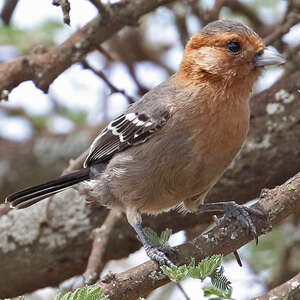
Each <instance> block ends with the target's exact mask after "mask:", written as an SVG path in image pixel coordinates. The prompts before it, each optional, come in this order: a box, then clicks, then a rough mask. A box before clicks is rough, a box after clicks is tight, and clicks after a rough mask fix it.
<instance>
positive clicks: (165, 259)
mask: <svg viewBox="0 0 300 300" xmlns="http://www.w3.org/2000/svg"><path fill="white" fill-rule="evenodd" d="M126 216H127V220H128V223H129V224H130V225H131V226H132V227H133V228H134V230H135V232H136V233H137V235H138V237H139V238H140V240H141V242H142V244H143V246H144V249H145V251H146V253H147V255H148V256H149V258H150V259H152V260H154V261H155V262H157V263H158V264H159V265H167V266H169V267H171V266H174V263H173V262H172V261H171V260H170V258H169V256H171V255H172V254H173V255H174V254H175V250H173V249H172V248H171V247H167V246H165V247H156V246H154V245H152V244H151V242H150V241H149V239H148V238H147V236H146V235H145V233H144V231H143V227H142V225H141V223H142V218H141V215H140V213H139V211H138V210H137V208H136V207H134V206H127V208H126Z"/></svg>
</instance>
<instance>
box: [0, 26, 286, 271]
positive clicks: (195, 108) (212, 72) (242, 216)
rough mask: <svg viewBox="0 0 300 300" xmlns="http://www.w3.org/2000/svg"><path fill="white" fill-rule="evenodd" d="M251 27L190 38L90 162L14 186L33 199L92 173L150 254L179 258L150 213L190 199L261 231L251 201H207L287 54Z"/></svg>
mask: <svg viewBox="0 0 300 300" xmlns="http://www.w3.org/2000/svg"><path fill="white" fill-rule="evenodd" d="M284 62H285V60H284V58H283V57H282V56H281V55H280V54H279V53H278V52H277V51H276V50H271V49H269V48H267V47H266V46H265V44H264V42H263V41H262V39H261V38H260V37H259V36H258V35H257V34H256V33H255V32H254V31H253V30H252V29H250V28H249V27H248V26H246V25H243V24H242V23H239V22H237V21H232V20H218V21H215V22H212V23H209V24H208V25H206V26H205V27H204V28H203V29H202V30H201V31H200V32H199V33H198V34H195V35H194V36H193V37H192V38H191V39H190V40H189V42H188V43H187V45H186V47H185V51H184V55H183V59H182V62H181V65H180V68H179V70H178V72H177V73H175V74H174V75H173V76H171V77H170V78H169V79H167V80H166V81H165V82H163V83H161V84H160V85H158V86H157V87H155V88H153V89H152V90H150V91H149V92H148V93H147V94H145V95H144V96H143V97H142V98H141V99H140V100H139V101H137V102H135V103H134V104H132V105H131V106H130V107H129V108H128V110H127V111H126V112H125V113H124V114H122V115H121V116H119V117H118V118H116V119H114V120H113V121H111V122H110V123H109V124H108V126H107V127H106V128H105V129H104V130H102V132H101V133H100V134H99V135H98V136H97V137H96V138H95V140H94V142H93V143H92V145H91V146H90V151H89V154H88V156H87V158H86V160H85V162H84V165H83V168H82V169H81V170H79V171H75V172H73V173H71V174H68V175H65V176H61V177H59V178H58V179H55V180H52V181H49V182H47V183H44V184H40V185H37V186H34V187H29V188H27V189H25V190H22V191H20V192H16V193H14V194H12V195H9V196H8V197H7V198H6V202H9V203H10V204H11V206H12V207H16V208H24V207H27V206H30V205H32V204H34V203H36V202H38V201H40V200H42V199H44V198H47V197H49V196H50V195H53V194H55V193H58V192H60V191H63V190H65V189H66V188H69V187H71V186H72V185H74V184H78V183H80V182H83V181H93V190H92V191H91V193H92V195H93V196H94V197H96V198H97V201H98V202H99V203H100V204H101V205H104V206H107V207H110V208H119V209H120V210H122V211H123V212H124V213H125V214H126V216H127V219H128V222H129V223H130V224H131V226H132V227H133V228H134V230H135V231H136V233H137V234H138V236H139V238H140V240H141V241H142V243H143V245H144V248H145V251H146V253H147V254H148V256H149V257H150V259H152V260H154V261H156V262H157V263H159V264H161V265H163V264H167V265H169V266H172V265H173V262H172V261H171V259H170V255H171V251H172V250H171V249H170V248H158V247H155V246H154V245H151V243H150V241H149V240H148V238H147V236H146V235H145V234H144V232H143V229H142V225H141V222H142V218H141V215H142V214H144V213H146V214H154V215H156V214H159V213H161V212H164V211H168V210H170V209H172V208H175V207H178V206H181V208H182V209H184V210H186V211H188V212H194V213H198V212H201V213H205V212H223V213H225V215H224V217H223V218H225V219H226V218H231V217H235V218H237V219H238V220H239V221H240V222H241V223H242V225H243V226H246V227H247V229H248V231H249V232H250V233H251V234H252V235H253V237H254V238H255V239H256V240H257V232H256V228H255V226H254V224H253V222H252V219H251V214H258V212H257V211H254V210H252V209H250V208H247V207H244V206H240V205H237V204H236V203H235V202H217V203H204V199H205V196H206V195H207V193H208V192H209V191H210V190H211V189H212V187H213V186H214V185H215V184H216V182H217V181H218V180H219V178H220V177H221V176H222V174H223V173H224V171H225V169H226V168H227V167H228V165H229V164H230V163H231V161H232V160H233V158H234V157H235V155H236V154H237V153H238V152H239V150H240V149H241V147H242V145H243V143H244V141H245V138H246V136H247V132H248V128H249V116H250V113H249V101H248V99H249V95H250V93H251V90H252V88H253V84H254V82H255V80H256V79H257V78H258V76H259V75H260V74H261V72H262V70H263V67H264V66H267V65H275V64H282V63H284Z"/></svg>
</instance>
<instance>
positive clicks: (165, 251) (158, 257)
mask: <svg viewBox="0 0 300 300" xmlns="http://www.w3.org/2000/svg"><path fill="white" fill-rule="evenodd" d="M145 251H146V253H147V255H148V256H149V258H150V259H151V260H154V261H155V262H157V263H158V264H159V265H160V266H163V265H167V266H168V267H172V266H175V264H174V263H173V262H172V261H171V259H170V257H174V256H175V255H176V251H175V250H174V249H173V248H171V247H154V246H149V247H147V246H145Z"/></svg>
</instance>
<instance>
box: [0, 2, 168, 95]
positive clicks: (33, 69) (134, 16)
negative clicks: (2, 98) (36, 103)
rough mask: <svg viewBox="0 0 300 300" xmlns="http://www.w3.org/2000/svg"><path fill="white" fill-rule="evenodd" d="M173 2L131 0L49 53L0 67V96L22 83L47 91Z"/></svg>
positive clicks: (93, 21)
mask: <svg viewBox="0 0 300 300" xmlns="http://www.w3.org/2000/svg"><path fill="white" fill-rule="evenodd" d="M172 1H173V0H151V1H149V0H131V1H120V2H118V3H115V4H112V5H110V6H106V8H107V13H106V14H101V15H100V16H97V17H96V18H94V19H93V20H92V21H90V22H89V23H88V24H87V25H85V26H84V27H83V28H81V29H79V30H78V31H76V32H75V33H74V34H73V35H72V36H71V37H70V38H69V39H67V40H66V41H65V42H64V43H62V44H61V45H58V46H56V47H54V48H52V49H51V50H50V51H48V52H45V53H41V54H33V55H29V56H26V57H21V58H18V59H16V60H14V61H11V62H8V63H2V64H0V94H2V91H11V90H12V89H13V88H15V87H16V86H18V84H20V83H21V82H23V81H26V80H33V81H34V83H35V85H36V86H37V87H39V88H40V89H42V90H43V91H47V90H48V87H49V85H50V84H51V83H52V82H53V80H54V79H55V78H56V77H57V76H58V75H59V74H61V73H62V72H63V71H64V70H66V69H67V68H69V67H70V66H71V65H72V64H74V63H76V62H79V61H81V60H82V58H84V56H85V55H86V54H87V53H88V52H90V51H92V50H94V49H96V48H97V46H98V45H99V44H101V43H102V42H104V41H105V40H107V39H108V38H109V37H111V36H112V35H113V34H114V33H116V32H117V31H118V30H120V29H121V28H123V27H124V26H126V25H133V24H137V22H138V20H139V18H140V17H141V16H143V15H144V14H146V13H148V12H150V11H152V10H154V9H155V8H157V7H159V6H161V5H165V4H167V3H170V2H172Z"/></svg>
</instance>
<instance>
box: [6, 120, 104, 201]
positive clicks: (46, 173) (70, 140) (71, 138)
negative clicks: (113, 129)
mask: <svg viewBox="0 0 300 300" xmlns="http://www.w3.org/2000/svg"><path fill="white" fill-rule="evenodd" d="M100 127H101V126H99V128H91V127H82V128H80V129H76V130H74V131H72V132H71V133H68V134H67V135H65V134H50V133H46V132H40V133H38V134H36V135H34V136H33V137H32V138H30V139H29V140H27V141H24V142H15V141H8V140H5V139H1V138H0V203H2V202H3V201H4V198H5V196H7V195H8V194H10V193H12V192H15V191H17V190H19V189H22V188H24V187H27V186H31V185H34V184H37V183H38V182H43V181H46V180H49V179H51V178H55V177H57V176H59V175H60V174H61V173H62V171H63V169H64V168H66V166H67V165H68V162H69V160H70V159H71V158H72V157H76V156H78V155H79V154H80V153H81V152H83V151H84V150H85V149H86V148H87V146H88V145H89V144H90V142H91V141H92V139H93V138H94V137H95V136H96V134H97V132H100Z"/></svg>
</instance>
